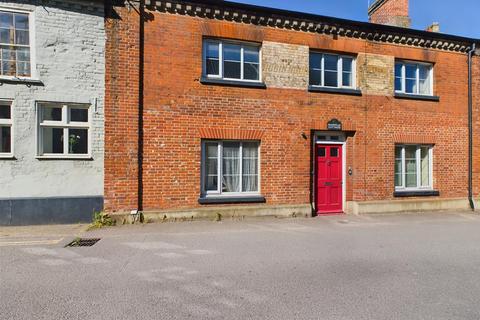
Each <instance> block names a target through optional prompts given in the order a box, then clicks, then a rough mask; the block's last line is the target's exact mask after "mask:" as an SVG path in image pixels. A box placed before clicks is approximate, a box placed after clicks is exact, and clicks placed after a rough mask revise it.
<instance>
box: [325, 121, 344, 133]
mask: <svg viewBox="0 0 480 320" xmlns="http://www.w3.org/2000/svg"><path fill="white" fill-rule="evenodd" d="M327 130H333V131H342V123H341V122H340V121H339V120H338V119H332V120H330V121H328V123H327Z"/></svg>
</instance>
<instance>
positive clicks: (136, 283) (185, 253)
mask: <svg viewBox="0 0 480 320" xmlns="http://www.w3.org/2000/svg"><path fill="white" fill-rule="evenodd" d="M1 232H4V231H3V230H2V231H1ZM10 236H12V235H11V234H10ZM75 236H76V234H75V232H73V233H72V234H71V235H70V237H72V239H73V238H74V237H75ZM82 236H84V237H100V238H101V240H100V241H99V242H98V243H97V244H96V245H94V246H93V247H87V248H83V247H82V248H64V247H63V246H62V244H63V243H62V244H61V243H60V242H59V243H57V244H39V245H28V244H27V245H4V246H0V297H1V298H0V319H29V320H30V319H69V320H70V319H162V320H163V319H355V320H357V319H408V320H413V319H435V320H439V319H480V305H479V303H478V301H479V298H478V297H479V296H480V217H479V216H476V215H471V214H466V213H464V214H448V213H442V214H439V213H436V214H412V215H385V216H382V215H375V216H361V217H352V216H332V217H323V218H312V219H251V220H245V221H222V222H220V223H218V222H206V221H204V222H185V223H165V224H151V225H135V226H121V227H115V228H110V229H102V230H95V231H91V232H85V233H83V235H82ZM68 237H69V236H65V240H64V242H67V240H68V239H67V238H68ZM18 239H21V237H17V240H18ZM0 240H1V239H0ZM19 241H21V240H19Z"/></svg>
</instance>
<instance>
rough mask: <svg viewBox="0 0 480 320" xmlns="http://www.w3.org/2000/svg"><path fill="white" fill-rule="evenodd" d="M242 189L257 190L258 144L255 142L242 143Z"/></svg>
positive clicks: (245, 190)
mask: <svg viewBox="0 0 480 320" xmlns="http://www.w3.org/2000/svg"><path fill="white" fill-rule="evenodd" d="M242 161H243V163H242V169H243V172H242V191H243V192H255V191H258V144H257V143H255V142H244V143H243V159H242Z"/></svg>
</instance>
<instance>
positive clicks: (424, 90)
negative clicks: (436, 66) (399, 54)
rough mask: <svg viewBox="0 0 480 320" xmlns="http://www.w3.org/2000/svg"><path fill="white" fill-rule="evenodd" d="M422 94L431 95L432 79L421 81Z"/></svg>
mask: <svg viewBox="0 0 480 320" xmlns="http://www.w3.org/2000/svg"><path fill="white" fill-rule="evenodd" d="M420 94H430V79H425V80H420Z"/></svg>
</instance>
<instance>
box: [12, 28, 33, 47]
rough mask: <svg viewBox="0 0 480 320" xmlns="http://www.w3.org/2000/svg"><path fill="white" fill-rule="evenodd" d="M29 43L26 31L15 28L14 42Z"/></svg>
mask: <svg viewBox="0 0 480 320" xmlns="http://www.w3.org/2000/svg"><path fill="white" fill-rule="evenodd" d="M29 43H30V39H29V36H28V31H26V30H25V31H24V30H15V44H21V45H28V44H29Z"/></svg>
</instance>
